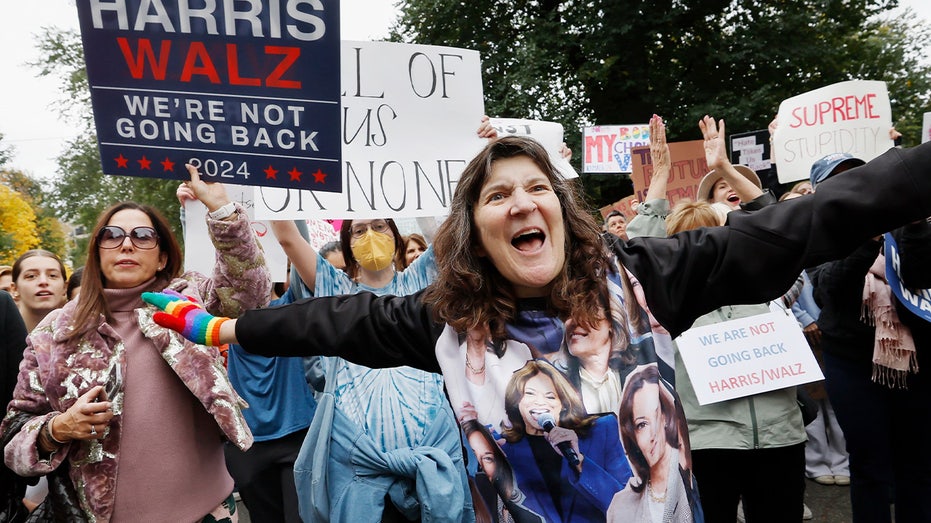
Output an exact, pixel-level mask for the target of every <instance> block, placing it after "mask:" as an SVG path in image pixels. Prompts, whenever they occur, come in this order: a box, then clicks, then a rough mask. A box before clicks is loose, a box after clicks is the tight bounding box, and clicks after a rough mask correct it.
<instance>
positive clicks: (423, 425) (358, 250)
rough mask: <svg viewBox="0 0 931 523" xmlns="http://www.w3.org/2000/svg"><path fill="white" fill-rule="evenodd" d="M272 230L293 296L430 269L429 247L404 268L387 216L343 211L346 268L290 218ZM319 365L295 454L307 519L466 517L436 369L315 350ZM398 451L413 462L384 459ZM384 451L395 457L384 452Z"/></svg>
mask: <svg viewBox="0 0 931 523" xmlns="http://www.w3.org/2000/svg"><path fill="white" fill-rule="evenodd" d="M272 231H273V232H274V233H275V237H276V238H277V239H278V242H279V243H280V244H281V246H282V248H283V249H284V251H285V253H286V254H287V255H288V258H289V259H290V260H291V264H292V269H295V270H292V271H291V292H293V293H294V297H295V298H296V299H302V298H307V297H311V296H338V295H342V294H356V293H359V292H364V291H365V292H371V293H374V294H378V295H386V294H392V295H397V296H403V295H407V294H413V293H415V292H417V291H419V290H420V289H422V288H424V287H426V286H427V285H428V284H430V282H432V281H433V279H434V278H435V276H436V262H435V258H434V255H433V249H432V248H428V249H427V250H426V252H424V254H423V255H421V256H420V257H418V258H417V259H416V260H414V261H413V262H412V263H411V265H410V266H408V267H407V268H406V269H402V267H403V256H404V241H403V236H402V235H401V233H400V232H399V231H398V228H397V226H396V225H395V223H394V221H393V220H391V219H357V220H344V221H343V223H342V226H341V228H340V245H341V248H342V251H343V258H344V259H345V261H346V267H345V268H344V269H343V270H340V269H338V268H336V267H334V266H333V265H331V264H330V263H329V262H328V261H327V259H325V258H324V257H323V256H320V254H319V253H318V252H316V251H314V249H313V247H311V245H310V244H309V243H307V241H306V240H305V239H304V238H303V236H301V234H300V231H299V230H298V228H297V226H296V224H295V223H294V222H291V221H274V222H272ZM317 365H318V367H317V368H320V369H321V370H322V371H323V374H324V380H325V382H326V383H325V388H324V396H326V399H319V398H318V405H317V411H316V413H315V415H314V422H313V423H312V424H311V426H310V429H309V430H308V432H307V436H306V438H305V439H304V445H303V447H302V449H301V453H300V455H299V456H298V458H297V461H296V462H295V464H294V475H295V483H296V487H297V491H298V492H299V493H301V494H300V496H299V497H300V501H299V503H300V513H301V518H302V519H303V521H304V522H305V523H306V522H314V521H346V522H348V521H353V522H355V521H371V522H378V521H393V520H398V519H399V518H401V517H406V518H407V519H424V520H427V519H437V518H440V519H443V518H445V517H446V516H449V517H451V519H453V520H456V521H459V520H463V521H465V519H464V518H466V517H467V516H471V515H472V514H473V510H472V498H471V496H470V495H469V486H468V479H467V477H466V475H465V472H464V469H463V468H461V466H462V464H463V462H464V461H463V455H462V445H461V443H460V436H459V431H458V429H457V426H456V419H455V416H454V415H453V412H452V409H451V407H450V406H449V403H448V402H447V401H446V396H445V394H444V393H443V383H442V378H441V377H440V376H439V375H438V374H432V373H428V372H424V371H421V370H416V369H413V368H411V367H398V368H391V369H371V368H368V367H363V366H361V365H356V364H353V363H349V362H348V361H346V360H344V359H342V358H335V357H331V358H320V361H318V363H317ZM315 386H318V387H319V386H320V385H318V384H316V383H315ZM330 400H332V401H330ZM350 435H351V436H350ZM398 452H400V453H401V454H403V455H406V456H409V457H405V458H404V460H402V461H407V463H408V465H411V466H409V467H408V465H405V466H404V467H402V468H407V470H408V472H403V471H401V470H400V468H399V467H398V466H397V465H396V464H395V465H391V464H390V463H393V462H394V460H396V459H397V456H398V455H399V454H398ZM408 453H409V454H408ZM389 454H390V455H392V456H394V457H393V458H390V459H388V460H386V459H385V457H386V456H388V455H389ZM320 456H325V458H324V459H320ZM347 463H351V464H352V466H347ZM428 471H432V472H429V474H430V475H428V476H425V475H424V474H427V473H428ZM363 476H364V478H365V481H359V479H360V478H361V477H363ZM415 477H416V479H417V481H414V480H415ZM320 485H325V486H323V487H319V486H320ZM401 485H403V487H402V488H399V486H401ZM347 499H352V500H353V502H352V503H346V502H345V500H347ZM441 499H442V501H440V500H441ZM389 501H390V502H389ZM440 512H441V513H442V514H441V513H440Z"/></svg>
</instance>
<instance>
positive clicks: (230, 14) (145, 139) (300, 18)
mask: <svg viewBox="0 0 931 523" xmlns="http://www.w3.org/2000/svg"><path fill="white" fill-rule="evenodd" d="M77 5H78V14H79V16H80V22H81V36H82V39H83V42H84V54H85V60H86V63H87V75H88V80H89V83H90V88H91V101H92V104H93V108H94V121H95V123H96V127H97V139H98V141H99V145H100V157H101V164H102V167H103V172H104V173H106V174H116V175H129V176H140V177H147V178H148V177H150V178H171V179H187V178H188V173H187V170H186V169H185V168H184V164H185V163H191V164H193V165H194V166H196V167H197V168H198V169H199V170H200V171H201V173H203V175H204V176H205V179H207V180H211V181H220V182H224V183H234V184H242V185H266V186H275V187H286V188H299V187H304V188H310V187H312V188H313V189H314V190H317V191H339V190H341V189H342V181H341V179H340V178H341V176H340V175H341V163H340V151H341V149H340V145H341V144H340V129H341V128H340V54H339V52H340V40H339V2H338V1H337V0H288V1H287V2H284V1H281V0H272V1H267V2H232V1H224V2H213V1H209V2H194V3H192V2H188V1H185V0H113V1H102V0H79V1H78V2H77Z"/></svg>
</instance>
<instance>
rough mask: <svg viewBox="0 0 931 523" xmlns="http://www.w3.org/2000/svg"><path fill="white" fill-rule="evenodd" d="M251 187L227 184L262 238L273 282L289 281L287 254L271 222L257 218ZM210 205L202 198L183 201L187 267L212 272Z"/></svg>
mask: <svg viewBox="0 0 931 523" xmlns="http://www.w3.org/2000/svg"><path fill="white" fill-rule="evenodd" d="M252 190H253V188H252V187H248V186H244V185H226V193H227V195H229V198H230V201H233V202H236V203H238V204H240V205H242V206H243V208H245V210H246V213H248V215H249V219H250V220H252V229H253V230H254V231H255V234H256V236H258V238H259V243H260V244H261V245H262V249H263V250H264V251H265V263H266V264H267V265H268V270H269V271H271V276H272V281H287V280H288V277H287V274H288V257H287V256H286V255H285V253H284V251H283V250H282V249H281V245H279V244H278V241H277V240H276V239H275V235H274V234H272V230H271V227H270V226H269V225H268V222H265V221H258V220H256V219H255V205H254V202H253V200H252ZM206 219H207V207H206V206H205V205H204V204H202V203H200V202H199V201H186V202H185V203H184V270H185V271H197V272H200V273H202V274H208V275H209V274H212V273H213V267H214V265H216V249H214V248H213V242H212V241H210V235H209V234H208V233H207V221H206Z"/></svg>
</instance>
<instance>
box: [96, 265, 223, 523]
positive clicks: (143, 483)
mask: <svg viewBox="0 0 931 523" xmlns="http://www.w3.org/2000/svg"><path fill="white" fill-rule="evenodd" d="M152 283H153V282H152V281H149V282H146V283H144V284H143V285H140V286H139V287H136V288H133V289H106V290H105V291H104V294H105V295H106V297H107V302H108V303H109V305H110V308H111V311H112V313H113V321H112V322H110V325H111V326H112V327H113V328H114V329H115V330H116V332H117V333H118V334H119V335H120V337H121V338H122V339H123V343H124V345H125V350H126V360H125V361H126V365H125V366H124V368H123V391H124V398H123V425H122V437H121V441H120V457H119V470H117V480H116V502H115V506H114V510H113V517H112V520H111V521H112V522H114V523H119V522H122V521H132V522H137V523H138V522H148V521H151V522H159V523H160V522H164V521H177V522H192V521H199V520H200V519H202V518H203V517H204V516H206V515H207V514H208V513H210V511H212V510H213V509H214V508H216V507H217V506H218V505H219V504H220V503H221V502H222V501H223V500H224V499H226V497H227V496H229V495H230V492H232V490H233V480H232V478H231V477H230V475H229V472H227V470H226V461H225V459H224V456H223V442H222V434H221V431H220V428H219V427H218V426H217V423H216V421H214V419H213V417H212V416H211V415H210V414H208V413H207V411H206V410H205V409H204V407H203V405H201V403H200V401H198V399H197V398H196V397H195V396H194V395H193V394H192V393H191V391H189V390H188V389H187V387H185V386H184V383H183V382H182V381H181V379H180V378H179V377H178V376H177V375H176V374H175V373H174V371H172V369H171V367H169V366H168V363H167V362H166V361H165V360H164V359H163V358H162V356H161V354H160V353H159V352H158V349H157V348H156V347H155V345H154V344H153V343H152V342H151V341H150V340H149V339H147V338H145V337H144V336H143V335H142V331H141V330H140V329H139V325H138V322H137V321H136V314H135V312H134V309H136V308H139V307H142V306H143V305H144V304H143V302H142V299H141V298H140V295H141V293H142V291H143V290H147V289H148V288H149V287H150V286H151V285H152Z"/></svg>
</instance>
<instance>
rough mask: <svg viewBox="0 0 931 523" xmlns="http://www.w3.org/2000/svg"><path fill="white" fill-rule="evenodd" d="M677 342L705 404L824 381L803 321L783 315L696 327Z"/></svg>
mask: <svg viewBox="0 0 931 523" xmlns="http://www.w3.org/2000/svg"><path fill="white" fill-rule="evenodd" d="M676 344H677V345H678V347H679V353H680V354H681V355H682V361H683V362H684V363H685V368H686V371H688V373H689V379H690V380H691V382H692V386H693V387H694V389H695V396H696V397H697V398H698V402H699V403H700V404H702V405H707V404H708V403H716V402H719V401H724V400H729V399H733V398H742V397H744V396H749V395H751V394H758V393H760V392H767V391H770V390H776V389H782V388H785V387H789V386H792V385H800V384H802V383H808V382H811V381H817V380H822V379H824V375H823V374H822V373H821V368H820V367H819V366H818V362H817V361H816V360H815V357H814V355H813V354H812V353H811V349H810V348H809V347H808V342H806V341H805V336H804V334H802V330H801V328H799V326H798V322H796V320H795V318H794V317H792V316H791V315H787V314H784V313H779V312H770V313H767V314H758V315H756V316H749V317H746V318H740V319H736V320H731V321H726V322H721V323H715V324H712V325H705V326H702V327H694V328H692V329H689V330H687V331H685V332H684V333H682V335H681V336H679V337H678V338H676Z"/></svg>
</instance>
